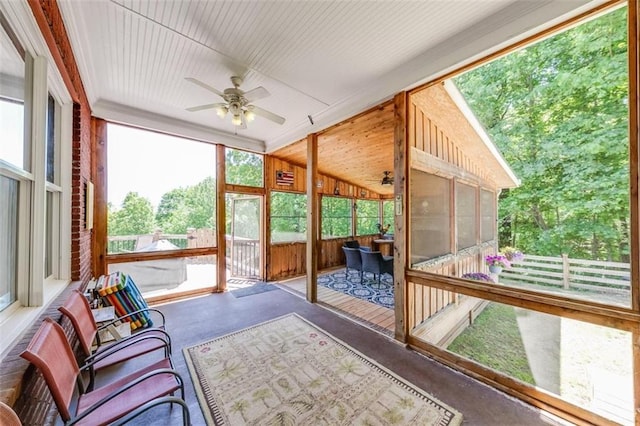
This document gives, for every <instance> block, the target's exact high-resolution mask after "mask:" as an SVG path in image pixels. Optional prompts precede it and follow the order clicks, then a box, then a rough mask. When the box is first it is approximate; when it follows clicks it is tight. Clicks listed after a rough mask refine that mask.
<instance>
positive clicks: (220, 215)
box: [216, 145, 227, 292]
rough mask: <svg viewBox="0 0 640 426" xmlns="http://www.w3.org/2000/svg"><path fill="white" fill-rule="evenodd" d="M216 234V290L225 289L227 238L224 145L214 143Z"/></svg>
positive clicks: (221, 290)
mask: <svg viewBox="0 0 640 426" xmlns="http://www.w3.org/2000/svg"><path fill="white" fill-rule="evenodd" d="M216 163H217V164H216V234H217V240H218V244H217V246H218V255H217V256H216V278H217V286H218V292H223V291H225V290H226V289H227V259H226V252H227V240H226V239H225V233H226V227H227V218H226V211H225V209H226V197H225V196H226V193H227V188H226V179H227V172H226V150H225V146H224V145H216Z"/></svg>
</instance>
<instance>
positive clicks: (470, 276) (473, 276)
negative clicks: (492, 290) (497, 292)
mask: <svg viewBox="0 0 640 426" xmlns="http://www.w3.org/2000/svg"><path fill="white" fill-rule="evenodd" d="M462 278H465V279H467V280H474V281H483V282H487V283H492V284H493V283H494V281H493V278H491V277H490V276H489V275H487V274H485V273H482V272H467V273H466V274H464V275H462Z"/></svg>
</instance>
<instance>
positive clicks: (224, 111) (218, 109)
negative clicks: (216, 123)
mask: <svg viewBox="0 0 640 426" xmlns="http://www.w3.org/2000/svg"><path fill="white" fill-rule="evenodd" d="M227 112H228V110H227V107H225V106H219V107H216V114H218V117H220V118H225V117H226V116H227Z"/></svg>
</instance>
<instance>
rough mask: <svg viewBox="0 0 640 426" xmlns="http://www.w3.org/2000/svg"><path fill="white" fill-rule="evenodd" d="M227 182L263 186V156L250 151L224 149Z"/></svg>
mask: <svg viewBox="0 0 640 426" xmlns="http://www.w3.org/2000/svg"><path fill="white" fill-rule="evenodd" d="M225 156H226V159H225V160H226V165H225V167H226V170H225V172H226V175H227V183H230V184H237V185H247V186H258V187H261V186H263V182H262V170H263V167H264V166H263V157H262V155H259V154H254V153H252V152H246V151H239V150H237V149H231V148H227V149H226V153H225Z"/></svg>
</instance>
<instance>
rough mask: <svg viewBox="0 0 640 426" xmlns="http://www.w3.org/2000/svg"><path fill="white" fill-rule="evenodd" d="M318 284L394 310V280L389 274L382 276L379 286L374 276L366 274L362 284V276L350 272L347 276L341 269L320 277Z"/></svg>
mask: <svg viewBox="0 0 640 426" xmlns="http://www.w3.org/2000/svg"><path fill="white" fill-rule="evenodd" d="M318 284H319V285H322V286H325V287H327V288H330V289H331V290H335V291H339V292H342V293H346V294H348V295H350V296H353V297H357V298H358V299H363V300H366V301H369V302H371V303H375V304H377V305H381V306H384V307H385V308H389V309H393V308H394V306H393V279H392V278H391V275H388V274H384V275H382V279H381V280H380V284H378V280H377V279H375V280H374V279H373V274H370V273H365V274H364V277H363V279H362V284H360V275H359V274H358V273H357V272H355V271H350V272H349V275H348V276H347V274H346V273H345V270H344V269H341V270H340V271H336V272H333V273H331V274H326V275H320V276H319V277H318Z"/></svg>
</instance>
